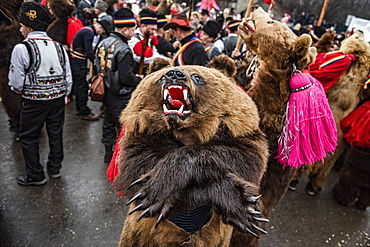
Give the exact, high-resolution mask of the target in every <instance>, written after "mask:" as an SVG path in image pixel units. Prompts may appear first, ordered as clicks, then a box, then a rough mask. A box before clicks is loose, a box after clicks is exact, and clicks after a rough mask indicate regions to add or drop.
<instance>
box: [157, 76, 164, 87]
mask: <svg viewBox="0 0 370 247" xmlns="http://www.w3.org/2000/svg"><path fill="white" fill-rule="evenodd" d="M164 79H166V77H165V76H162V77H161V79H159V80H158V81H157V82H156V84H159V85H161V84H163V83H164Z"/></svg>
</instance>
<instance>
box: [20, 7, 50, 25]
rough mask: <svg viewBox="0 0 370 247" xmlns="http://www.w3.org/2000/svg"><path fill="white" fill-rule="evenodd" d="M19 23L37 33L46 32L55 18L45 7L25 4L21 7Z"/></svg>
mask: <svg viewBox="0 0 370 247" xmlns="http://www.w3.org/2000/svg"><path fill="white" fill-rule="evenodd" d="M18 21H19V22H20V23H22V24H23V25H25V26H27V27H30V28H32V29H33V30H35V31H46V29H47V28H48V26H49V25H50V24H51V23H52V21H53V17H52V16H51V14H50V13H49V10H48V9H47V8H46V7H45V6H43V5H41V4H39V3H35V2H24V3H22V5H21V9H20V13H19V17H18Z"/></svg>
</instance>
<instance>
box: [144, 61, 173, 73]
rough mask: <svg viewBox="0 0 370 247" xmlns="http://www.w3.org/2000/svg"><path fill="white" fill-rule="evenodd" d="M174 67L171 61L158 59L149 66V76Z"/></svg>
mask: <svg viewBox="0 0 370 247" xmlns="http://www.w3.org/2000/svg"><path fill="white" fill-rule="evenodd" d="M172 66H173V62H172V61H170V60H169V59H164V58H160V57H157V58H155V59H154V60H153V61H152V62H151V63H150V64H149V68H148V72H147V74H148V75H149V74H151V73H153V72H156V71H158V70H161V69H163V68H167V67H172Z"/></svg>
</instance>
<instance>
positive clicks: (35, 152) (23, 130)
mask: <svg viewBox="0 0 370 247" xmlns="http://www.w3.org/2000/svg"><path fill="white" fill-rule="evenodd" d="M64 109H65V105H64V97H61V98H57V99H53V100H48V101H41V100H27V99H23V100H22V112H21V122H20V128H19V137H20V141H21V144H22V151H23V157H24V160H25V162H26V171H27V174H28V176H29V177H30V178H32V179H35V180H43V179H44V178H45V174H44V169H43V166H42V165H41V164H40V154H39V135H40V132H41V129H42V127H43V126H44V123H46V131H47V134H48V138H49V148H50V151H49V156H48V162H47V167H48V169H49V170H50V172H51V173H53V174H55V173H58V172H59V170H60V168H61V167H62V161H63V157H64V154H63V125H64Z"/></svg>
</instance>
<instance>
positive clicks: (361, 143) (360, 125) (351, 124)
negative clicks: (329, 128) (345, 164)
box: [340, 101, 370, 148]
mask: <svg viewBox="0 0 370 247" xmlns="http://www.w3.org/2000/svg"><path fill="white" fill-rule="evenodd" d="M340 127H341V129H342V131H343V139H344V140H345V141H346V142H348V143H349V144H351V145H352V146H357V147H363V148H370V101H367V102H366V103H364V104H362V105H361V106H359V107H358V108H356V109H355V110H354V111H353V112H351V113H350V114H349V115H348V116H347V117H345V118H344V119H342V121H340Z"/></svg>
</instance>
